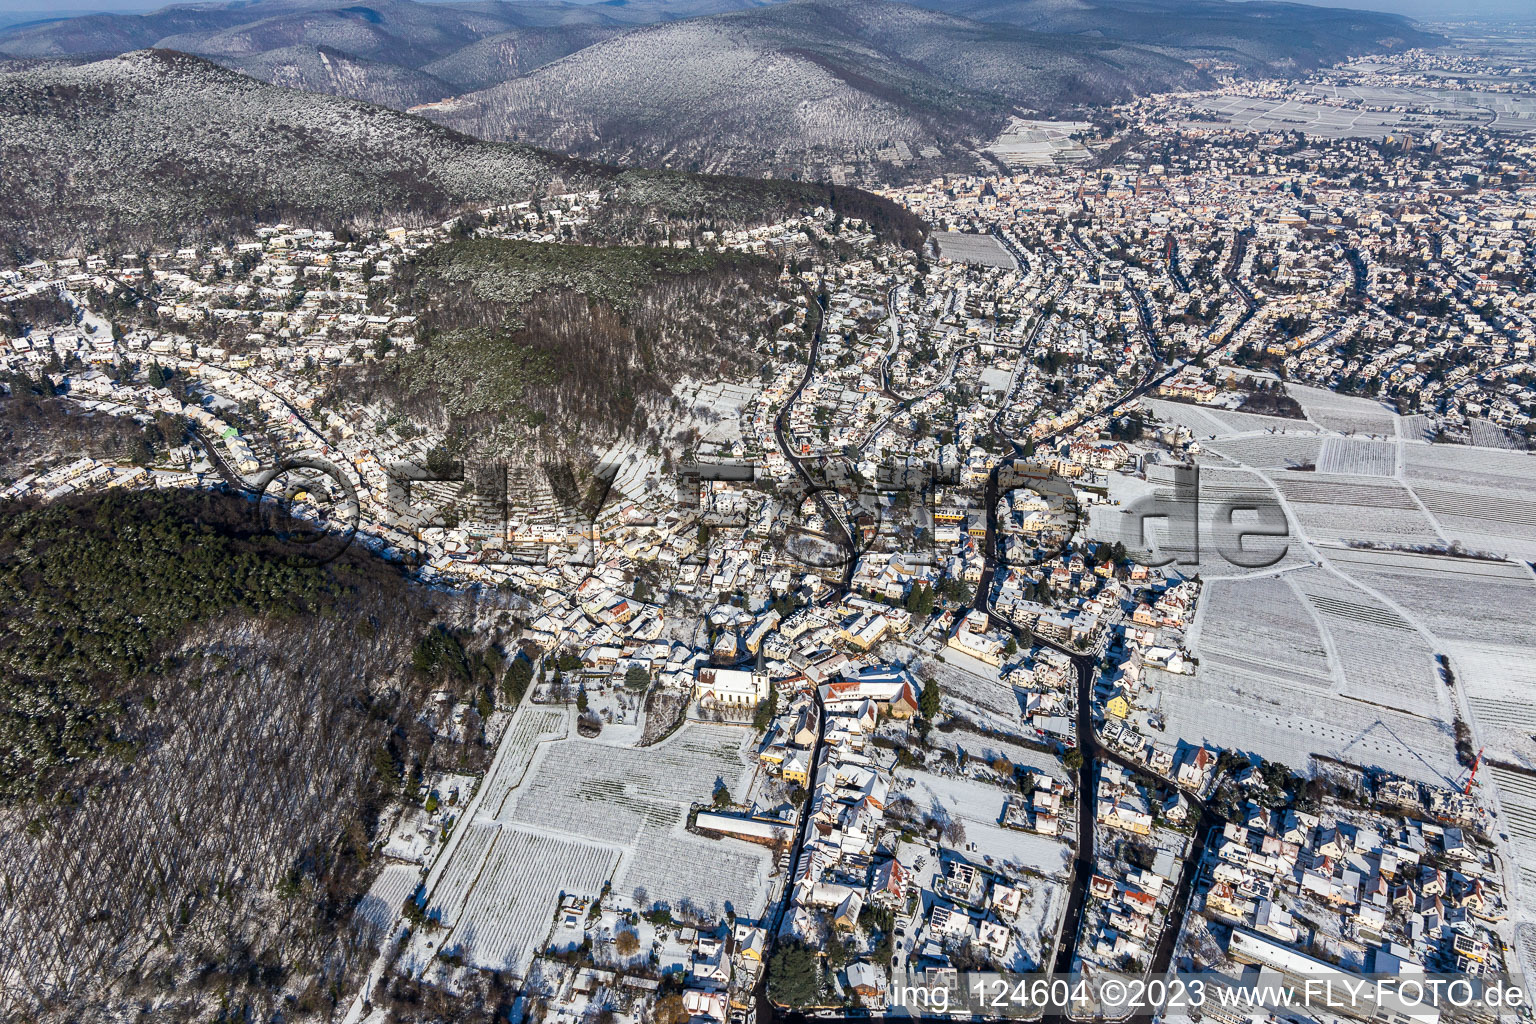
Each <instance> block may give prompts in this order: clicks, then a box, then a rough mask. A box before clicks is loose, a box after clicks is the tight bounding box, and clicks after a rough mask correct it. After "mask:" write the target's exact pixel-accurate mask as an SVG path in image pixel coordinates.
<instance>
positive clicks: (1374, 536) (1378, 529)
mask: <svg viewBox="0 0 1536 1024" xmlns="http://www.w3.org/2000/svg"><path fill="white" fill-rule="evenodd" d="M1364 443H1367V444H1369V443H1371V442H1364ZM1270 477H1271V479H1273V480H1274V481H1275V485H1276V487H1278V488H1279V490H1280V493H1281V495H1283V496H1284V498H1285V500H1286V503H1287V504H1288V505H1289V506H1290V510H1291V512H1292V513H1293V514H1294V515H1295V518H1296V520H1297V521H1298V522H1299V524H1300V527H1301V530H1302V533H1303V534H1304V535H1305V536H1306V537H1307V538H1308V539H1310V540H1314V541H1318V542H1320V543H1328V542H1330V541H1351V540H1354V541H1369V542H1376V543H1382V544H1393V545H1433V544H1438V543H1440V542H1441V541H1442V538H1441V536H1440V534H1439V532H1438V531H1436V529H1435V525H1434V523H1432V522H1431V521H1430V519H1429V517H1428V516H1427V515H1425V514H1424V512H1423V510H1422V509H1420V507H1419V503H1418V502H1417V501H1415V500H1414V497H1413V495H1412V494H1411V493H1409V491H1408V489H1407V488H1406V487H1404V486H1403V485H1402V484H1400V483H1397V482H1396V481H1393V480H1382V479H1380V478H1368V477H1349V476H1328V475H1323V474H1321V473H1284V472H1271V474H1270Z"/></svg>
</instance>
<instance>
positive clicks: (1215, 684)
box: [1148, 669, 1460, 785]
mask: <svg viewBox="0 0 1536 1024" xmlns="http://www.w3.org/2000/svg"><path fill="white" fill-rule="evenodd" d="M1148 674H1149V677H1150V678H1151V679H1152V680H1153V684H1154V685H1155V686H1157V687H1158V688H1159V689H1160V690H1162V691H1163V701H1162V708H1163V713H1164V717H1165V719H1166V721H1167V732H1166V735H1167V736H1168V737H1169V738H1170V739H1171V738H1175V737H1177V738H1179V739H1183V740H1186V741H1188V742H1190V743H1208V744H1210V745H1211V746H1213V747H1232V748H1236V749H1238V750H1242V751H1245V752H1248V753H1253V754H1259V755H1261V756H1263V757H1266V758H1268V759H1270V760H1276V761H1280V762H1282V763H1284V764H1286V765H1287V766H1289V767H1290V768H1292V769H1293V770H1295V771H1298V772H1302V773H1304V774H1305V773H1306V772H1307V771H1308V770H1309V768H1310V767H1311V756H1312V754H1313V753H1314V752H1316V753H1318V754H1322V755H1324V756H1326V757H1331V758H1334V759H1336V760H1340V761H1345V762H1348V763H1350V764H1355V765H1361V766H1365V767H1371V766H1378V767H1381V768H1384V769H1386V770H1388V771H1392V772H1396V773H1398V774H1400V775H1404V776H1406V777H1408V778H1413V779H1420V780H1423V781H1425V782H1431V783H1434V784H1436V785H1449V784H1451V783H1452V782H1453V781H1454V779H1455V778H1456V775H1457V774H1458V772H1459V770H1460V769H1459V767H1458V765H1457V764H1456V755H1455V749H1454V744H1453V740H1452V736H1451V728H1450V726H1449V725H1446V724H1444V723H1441V722H1434V721H1431V720H1429V719H1425V718H1420V717H1417V716H1414V715H1408V714H1404V713H1402V712H1399V711H1396V710H1393V709H1390V708H1380V707H1374V706H1372V705H1368V704H1364V703H1361V702H1359V701H1355V700H1350V699H1349V698H1346V697H1341V696H1335V697H1328V696H1326V695H1320V694H1318V693H1317V692H1316V691H1313V690H1302V689H1297V688H1295V687H1292V686H1289V685H1286V684H1284V683H1278V682H1275V681H1273V680H1264V679H1258V678H1253V677H1247V678H1238V677H1236V676H1231V675H1223V674H1222V673H1219V672H1204V671H1202V672H1200V673H1198V674H1196V675H1194V676H1183V675H1172V674H1170V673H1167V672H1162V671H1160V670H1157V669H1152V670H1151V671H1150V672H1149V673H1148Z"/></svg>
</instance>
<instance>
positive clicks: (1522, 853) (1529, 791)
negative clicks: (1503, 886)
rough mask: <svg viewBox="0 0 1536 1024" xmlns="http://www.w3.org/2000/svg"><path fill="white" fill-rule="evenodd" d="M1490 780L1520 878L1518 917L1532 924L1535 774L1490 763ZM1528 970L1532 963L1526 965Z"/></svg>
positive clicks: (1535, 915)
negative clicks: (1495, 791)
mask: <svg viewBox="0 0 1536 1024" xmlns="http://www.w3.org/2000/svg"><path fill="white" fill-rule="evenodd" d="M1488 779H1489V781H1491V782H1492V783H1493V785H1494V786H1495V787H1496V788H1497V790H1498V794H1499V807H1500V810H1501V812H1502V814H1501V817H1502V818H1503V820H1504V827H1505V829H1506V830H1508V833H1509V846H1510V850H1511V852H1512V853H1513V854H1514V858H1515V868H1516V871H1517V872H1518V874H1519V878H1520V885H1519V890H1520V902H1519V904H1518V905H1517V906H1516V908H1515V917H1516V919H1517V920H1519V921H1521V922H1522V923H1524V924H1526V925H1529V924H1530V923H1531V922H1532V921H1536V776H1532V775H1528V774H1526V773H1524V772H1516V771H1510V770H1509V769H1507V768H1503V767H1500V766H1499V765H1496V764H1494V765H1489V766H1488ZM1525 966H1526V967H1527V969H1529V968H1530V967H1531V966H1533V965H1531V964H1526V965H1525Z"/></svg>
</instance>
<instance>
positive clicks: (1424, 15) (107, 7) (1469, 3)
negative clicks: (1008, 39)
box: [0, 0, 1536, 22]
mask: <svg viewBox="0 0 1536 1024" xmlns="http://www.w3.org/2000/svg"><path fill="white" fill-rule="evenodd" d="M1025 2H1027V0H1025ZM1302 2H1307V3H1313V2H1316V3H1320V4H1321V5H1322V6H1327V7H1358V8H1362V9H1365V10H1371V11H1392V12H1394V13H1397V14H1406V15H1408V16H1409V17H1410V18H1420V19H1423V20H1428V21H1438V20H1441V19H1446V18H1456V19H1458V20H1462V19H1471V18H1501V19H1503V18H1519V19H1521V20H1523V21H1531V20H1536V3H1532V2H1531V0H1451V2H1449V3H1447V2H1445V0H1302ZM164 6H167V5H166V3H165V2H164V0H161V2H158V3H154V2H145V0H94V2H93V0H73V2H70V0H65V2H64V3H62V4H61V3H59V0H52V2H50V0H0V15H9V17H5V18H3V19H0V20H4V21H11V22H13V21H15V20H17V19H16V15H18V14H33V15H36V16H37V17H39V18H45V17H59V16H61V15H71V14H87V13H91V12H94V11H121V12H137V11H150V10H156V9H158V8H161V7H164Z"/></svg>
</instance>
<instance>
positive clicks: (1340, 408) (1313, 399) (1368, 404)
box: [1286, 384, 1397, 437]
mask: <svg viewBox="0 0 1536 1024" xmlns="http://www.w3.org/2000/svg"><path fill="white" fill-rule="evenodd" d="M1286 390H1287V391H1289V392H1290V394H1291V397H1292V398H1294V399H1296V401H1298V402H1300V403H1301V407H1302V409H1303V410H1304V411H1305V412H1306V414H1307V419H1309V420H1311V421H1312V422H1313V423H1316V424H1317V425H1318V426H1321V427H1325V428H1327V429H1328V430H1335V431H1338V432H1339V433H1341V434H1375V435H1377V436H1380V437H1393V436H1395V435H1396V433H1397V426H1396V424H1397V414H1396V413H1394V412H1393V411H1392V410H1391V409H1389V408H1387V407H1386V406H1385V405H1382V404H1381V403H1380V402H1378V401H1375V400H1374V399H1370V398H1352V397H1350V396H1349V395H1340V394H1337V393H1336V392H1333V391H1326V390H1324V389H1322V388H1310V387H1306V386H1304V385H1301V384H1287V385H1286Z"/></svg>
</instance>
